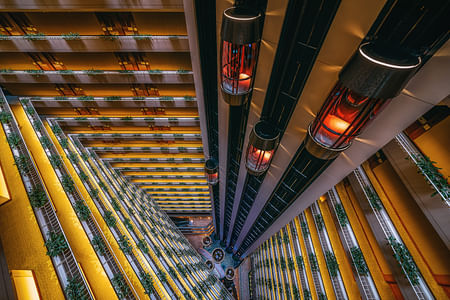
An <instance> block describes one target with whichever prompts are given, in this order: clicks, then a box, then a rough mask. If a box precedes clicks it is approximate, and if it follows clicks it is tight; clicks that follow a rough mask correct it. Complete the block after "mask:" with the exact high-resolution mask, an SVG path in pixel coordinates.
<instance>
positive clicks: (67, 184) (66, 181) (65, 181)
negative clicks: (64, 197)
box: [61, 175, 75, 193]
mask: <svg viewBox="0 0 450 300" xmlns="http://www.w3.org/2000/svg"><path fill="white" fill-rule="evenodd" d="M61 185H62V186H63V188H64V190H65V191H66V193H73V192H74V191H75V186H74V184H73V180H72V178H71V177H70V176H69V175H63V176H62V180H61Z"/></svg>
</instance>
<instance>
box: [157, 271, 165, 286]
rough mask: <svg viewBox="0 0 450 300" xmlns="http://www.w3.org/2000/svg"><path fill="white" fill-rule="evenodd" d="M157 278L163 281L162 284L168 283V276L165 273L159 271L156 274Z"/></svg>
mask: <svg viewBox="0 0 450 300" xmlns="http://www.w3.org/2000/svg"><path fill="white" fill-rule="evenodd" d="M156 276H157V277H158V278H159V280H161V282H162V283H167V275H166V273H164V271H161V270H159V271H158V272H157V273H156Z"/></svg>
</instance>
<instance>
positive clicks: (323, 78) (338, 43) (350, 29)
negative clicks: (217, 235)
mask: <svg viewBox="0 0 450 300" xmlns="http://www.w3.org/2000/svg"><path fill="white" fill-rule="evenodd" d="M384 3H385V1H373V2H371V3H365V2H363V1H359V0H345V1H342V3H341V5H340V6H339V9H338V11H337V13H336V16H335V17H334V20H333V23H332V24H331V27H330V30H329V31H328V34H327V36H326V38H325V41H324V43H323V45H322V48H321V50H320V52H319V55H318V57H317V60H316V63H315V64H314V67H313V69H312V70H311V73H310V76H309V78H308V80H307V82H306V84H305V87H304V89H303V92H302V94H301V96H300V99H299V101H298V104H297V106H296V108H295V110H294V113H293V114H292V117H291V119H290V120H289V124H288V127H287V128H286V131H285V134H284V136H283V138H282V140H281V143H280V146H279V147H278V150H277V151H276V153H275V156H274V159H273V161H272V164H271V167H270V169H269V171H268V174H267V175H266V178H265V179H264V182H263V183H262V185H261V188H260V190H259V193H258V195H257V197H256V199H255V202H254V204H253V207H252V209H251V210H250V213H249V215H248V217H247V220H246V222H245V224H244V227H243V230H242V232H241V235H240V236H239V238H238V240H237V242H236V246H235V249H237V248H238V246H239V245H240V244H241V243H242V240H243V239H244V238H245V233H246V232H247V230H245V229H246V228H247V229H248V227H249V226H251V225H252V224H253V222H254V220H255V219H256V217H257V216H258V215H259V213H260V211H261V209H262V208H263V206H264V204H265V202H266V201H267V199H268V198H269V197H270V195H271V193H272V192H273V190H274V188H275V187H276V185H277V183H278V182H279V180H280V178H281V176H282V175H283V173H284V171H285V170H286V168H287V167H288V165H289V163H290V161H291V159H292V157H293V156H294V154H295V152H296V151H297V149H298V147H299V146H300V145H301V143H302V142H303V139H304V137H305V133H306V128H307V127H308V125H309V123H310V122H311V121H312V120H313V119H314V115H315V113H316V112H318V111H319V109H320V107H321V106H322V104H323V102H324V101H325V99H326V97H327V96H328V93H329V91H330V90H331V89H332V88H333V86H334V84H335V83H336V81H337V79H338V74H339V71H340V70H341V68H342V67H343V66H344V65H345V63H346V62H347V61H348V60H349V59H350V57H351V55H352V54H353V53H354V51H355V50H356V49H357V47H358V46H359V44H360V43H361V40H362V38H363V37H364V36H365V35H366V33H367V32H368V31H369V29H370V27H371V26H372V24H373V22H374V21H375V19H376V17H377V16H378V14H379V11H380V10H381V9H382V7H383V5H384ZM245 146H246V144H245ZM243 163H245V161H244V162H242V163H241V164H243ZM236 197H240V194H239V195H237V196H236ZM284 223H287V220H286V222H284Z"/></svg>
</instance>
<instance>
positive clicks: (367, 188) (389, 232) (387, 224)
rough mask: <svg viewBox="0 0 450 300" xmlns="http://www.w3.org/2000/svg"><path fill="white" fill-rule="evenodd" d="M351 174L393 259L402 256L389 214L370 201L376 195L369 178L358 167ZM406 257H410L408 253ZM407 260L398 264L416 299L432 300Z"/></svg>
mask: <svg viewBox="0 0 450 300" xmlns="http://www.w3.org/2000/svg"><path fill="white" fill-rule="evenodd" d="M353 173H354V175H355V177H356V179H357V180H358V183H359V185H360V186H361V188H362V190H363V192H364V195H365V196H366V199H367V201H368V202H369V204H370V207H371V208H372V211H373V213H374V215H375V217H376V219H377V221H378V223H379V225H380V227H381V229H382V231H383V233H384V235H385V237H386V239H387V240H388V241H389V244H390V245H391V248H392V251H393V253H394V257H396V256H398V257H400V256H401V255H403V253H400V251H399V248H398V247H397V245H400V247H401V248H402V249H406V246H405V245H404V243H403V241H402V238H401V237H400V234H399V233H398V232H397V229H396V228H395V226H394V223H393V222H392V221H391V218H390V217H389V214H388V213H387V211H386V210H385V208H384V206H383V204H381V203H379V202H378V205H374V202H373V201H370V199H371V196H370V194H372V193H375V194H376V192H375V190H374V188H373V187H372V184H371V183H370V180H369V178H367V175H366V173H365V172H364V170H363V169H362V167H358V168H357V169H355V170H354V171H353ZM369 193H370V194H369ZM407 255H410V254H409V252H408V254H407ZM408 260H409V262H408V265H405V264H401V263H400V262H399V263H400V267H401V269H402V271H403V273H404V274H405V276H406V278H407V279H408V281H409V283H410V285H411V287H412V289H413V290H414V293H415V294H416V297H417V299H434V297H433V294H432V293H431V291H430V289H429V288H428V285H427V283H426V282H425V280H424V278H423V276H422V274H421V273H420V271H419V269H418V268H417V265H416V264H415V262H414V260H413V258H412V257H410V259H408ZM410 270H413V272H410Z"/></svg>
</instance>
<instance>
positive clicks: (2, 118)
mask: <svg viewBox="0 0 450 300" xmlns="http://www.w3.org/2000/svg"><path fill="white" fill-rule="evenodd" d="M11 120H12V115H11V114H10V113H9V112H7V111H1V112H0V122H1V123H2V124H6V123H9V122H11Z"/></svg>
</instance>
